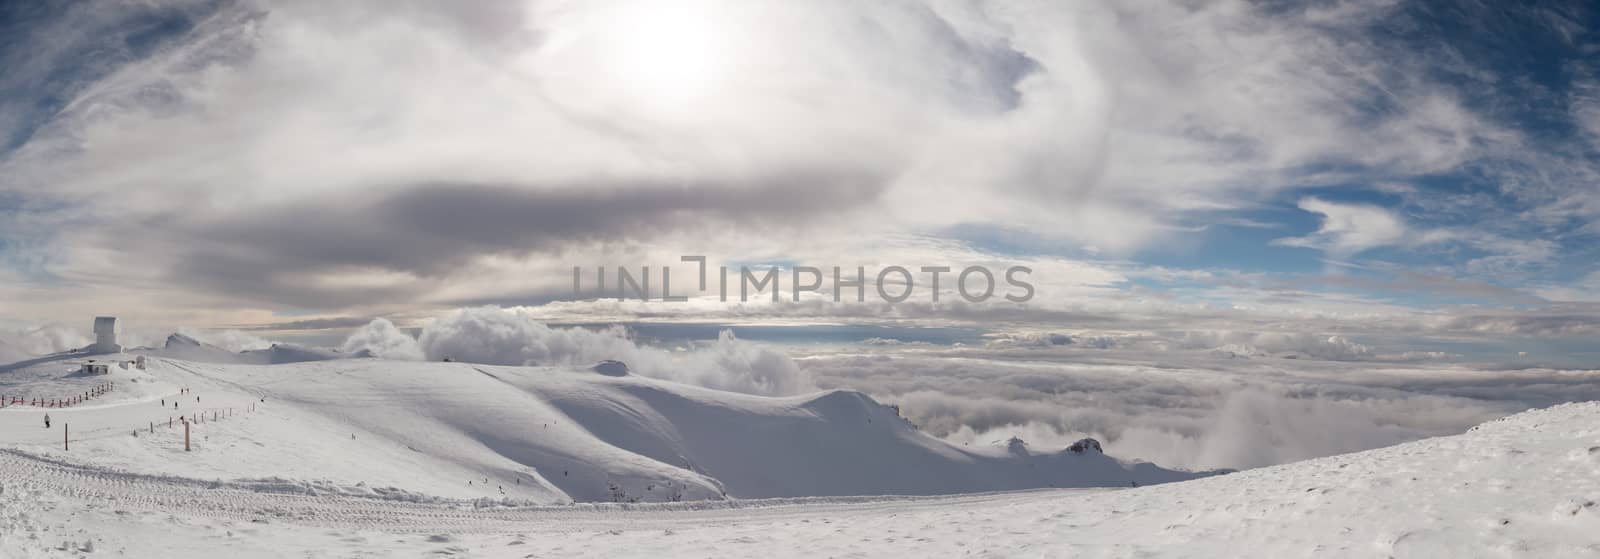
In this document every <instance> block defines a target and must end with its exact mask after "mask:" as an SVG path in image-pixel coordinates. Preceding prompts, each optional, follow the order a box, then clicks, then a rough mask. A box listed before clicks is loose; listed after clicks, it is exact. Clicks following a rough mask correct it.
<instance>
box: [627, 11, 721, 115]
mask: <svg viewBox="0 0 1600 559" xmlns="http://www.w3.org/2000/svg"><path fill="white" fill-rule="evenodd" d="M716 13H717V12H716V10H715V9H713V8H712V7H711V6H710V5H709V2H704V1H692V0H691V1H682V0H675V1H663V0H643V1H640V2H635V3H633V4H630V5H629V7H628V8H627V9H626V10H622V11H621V13H619V14H618V16H619V20H618V21H617V25H616V26H615V27H614V28H613V33H614V34H612V39H613V40H612V41H610V43H611V45H612V46H613V47H614V50H613V52H612V53H611V55H612V56H611V58H612V60H611V63H612V64H613V72H615V75H616V76H617V77H618V78H620V81H621V83H622V84H623V85H624V86H625V87H628V88H630V89H633V90H634V91H633V93H635V94H638V95H643V96H646V97H649V98H652V99H654V100H657V101H661V102H666V103H672V104H676V103H683V102H689V101H693V100H695V99H699V98H704V97H705V96H706V95H707V94H708V93H709V92H710V91H711V90H713V89H714V88H715V86H716V85H717V83H718V82H719V81H721V79H722V77H723V75H724V72H725V70H726V65H727V59H728V55H729V53H728V52H727V49H726V45H725V41H724V40H723V34H722V32H721V29H720V28H719V22H718V21H717V17H716Z"/></svg>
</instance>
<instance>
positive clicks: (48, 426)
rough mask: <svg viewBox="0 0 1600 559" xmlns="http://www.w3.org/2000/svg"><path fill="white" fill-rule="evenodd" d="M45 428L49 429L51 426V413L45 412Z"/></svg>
mask: <svg viewBox="0 0 1600 559" xmlns="http://www.w3.org/2000/svg"><path fill="white" fill-rule="evenodd" d="M44 428H45V429H49V428H50V414H48V413H47V414H44Z"/></svg>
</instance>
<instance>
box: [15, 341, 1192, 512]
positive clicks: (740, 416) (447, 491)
mask: <svg viewBox="0 0 1600 559" xmlns="http://www.w3.org/2000/svg"><path fill="white" fill-rule="evenodd" d="M219 352H220V353H219ZM151 355H162V356H183V357H188V358H195V357H198V358H207V359H210V360H214V361H223V360H225V359H227V358H229V357H230V355H231V356H237V357H239V358H240V359H241V360H252V361H255V360H262V359H268V360H270V359H282V360H288V361H296V362H292V363H288V364H278V365H251V364H238V363H237V362H235V363H217V362H213V363H204V362H198V361H185V360H179V359H172V358H168V357H161V358H155V359H149V360H148V362H149V367H148V369H146V370H138V369H136V368H120V367H114V368H113V369H112V373H111V375H109V376H108V377H105V378H100V377H98V376H95V377H83V376H81V375H75V374H72V373H71V371H73V370H74V369H75V367H76V364H75V363H76V362H77V361H83V360H86V359H89V358H97V359H102V360H107V361H117V360H119V359H124V358H126V357H127V356H71V355H68V356H62V357H61V358H60V359H57V360H52V361H46V362H44V363H41V364H37V365H33V366H30V367H28V368H26V369H24V370H21V371H15V372H13V373H11V374H7V375H3V376H0V379H3V380H0V383H6V384H0V389H8V390H13V391H25V392H30V393H36V394H41V395H42V394H44V393H45V392H48V391H50V390H55V391H57V392H61V393H63V394H71V393H75V392H82V391H83V390H85V387H86V386H91V385H92V384H97V383H101V382H105V381H107V380H110V381H115V382H118V384H119V386H120V388H119V390H117V391H115V392H113V393H112V394H109V395H106V396H105V397H103V398H101V399H99V400H96V401H94V402H91V403H90V404H91V405H86V406H85V407H82V408H70V409H66V410H60V411H55V412H52V413H55V414H56V415H57V416H58V421H62V422H67V421H71V422H72V423H73V428H72V433H73V438H74V439H77V440H79V442H77V443H75V447H76V448H75V449H74V450H73V451H72V452H71V453H69V454H63V455H62V456H61V458H62V459H67V460H74V461H77V460H82V459H84V458H85V457H87V458H89V461H90V462H91V463H92V464H93V465H94V466H96V467H107V468H115V469H118V470H120V471H128V472H138V473H144V474H151V475H176V476H193V477H201V478H206V479H223V480H228V479H260V478H273V479H281V480H286V481H287V482H289V483H292V484H299V485H302V486H307V487H309V486H316V487H322V488H324V490H328V491H335V492H353V493H360V492H363V491H366V489H362V488H372V487H379V488H393V489H392V491H394V492H405V493H407V494H414V495H420V496H427V497H431V498H452V499H474V498H488V499H495V500H502V499H503V500H507V501H509V502H519V503H543V504H557V503H569V502H605V501H627V502H651V501H678V500H685V501H687V500H707V499H711V500H718V499H723V498H728V497H736V498H768V497H801V496H839V495H936V494H950V493H968V492H978V491H997V490H1014V489H1028V488H1048V487H1104V486H1113V487H1124V486H1132V485H1149V484H1155V483H1163V482H1171V481H1178V480H1184V479H1192V478H1195V477H1198V476H1201V475H1204V474H1197V473H1190V472H1183V471H1175V470H1168V469H1163V468H1160V467H1157V466H1155V465H1153V464H1148V463H1127V462H1123V461H1119V460H1116V459H1114V458H1112V457H1110V456H1107V455H1105V454H1102V453H1101V452H1100V450H1099V449H1098V446H1097V445H1096V446H1093V447H1090V446H1082V445H1080V447H1079V448H1077V449H1075V450H1074V449H1066V448H1060V449H1034V448H1029V447H1028V446H1027V445H1025V444H1014V445H1010V446H1008V447H1006V448H991V447H970V448H969V447H961V446H956V445H953V444H951V443H949V442H946V441H944V440H941V439H937V438H934V437H931V436H929V435H926V434H924V433H922V432H921V431H919V430H918V429H917V428H916V427H915V426H913V425H912V424H910V423H909V422H907V421H906V420H904V419H902V418H901V417H900V416H899V414H898V410H897V409H895V408H893V407H890V406H885V405H882V404H879V403H877V402H876V401H874V400H872V399H871V398H870V397H868V396H866V395H864V394H862V393H859V392H852V391H843V390H835V391H829V392H823V393H819V394H812V395H806V396H796V397H787V398H769V397H761V396H751V395H745V394H737V393H730V392H722V391H716V390H711V389H705V388H699V387H693V386H687V385H682V384H676V383H672V382H668V381H662V380H657V379H650V378H644V377H639V376H636V375H631V374H628V373H627V372H626V367H625V365H623V364H620V363H603V364H600V365H599V366H597V367H595V368H593V369H565V368H540V367H493V366H484V365H472V364H465V363H434V362H407V361H387V360H379V359H370V358H369V359H329V358H328V357H330V355H328V354H314V355H310V356H307V355H303V354H294V353H289V352H288V351H287V350H281V349H280V348H274V349H273V350H262V351H260V352H245V353H241V354H232V353H230V352H226V351H223V350H218V349H216V348H212V347H209V346H206V345H204V344H200V343H198V342H195V341H193V340H192V339H189V338H185V337H182V336H174V337H173V338H172V339H170V340H169V341H168V343H167V344H166V346H165V348H163V349H161V350H152V351H150V352H148V354H147V356H151ZM299 357H319V358H322V359H320V360H306V359H298V360H297V358H299ZM8 381H10V382H8ZM184 389H186V390H187V393H185V394H183V395H181V396H179V392H180V390H184ZM252 409H253V410H254V411H253V412H252V411H251V410H252ZM7 411H11V410H7ZM37 411H38V410H36V409H35V410H26V412H24V411H23V410H18V411H17V413H5V414H0V426H6V427H8V428H14V432H17V433H21V435H19V437H20V440H8V441H7V442H9V443H17V442H21V443H24V444H21V445H20V447H21V448H24V449H28V450H32V451H40V452H55V450H54V449H56V448H58V446H59V443H60V440H59V434H58V433H57V434H52V432H51V431H45V430H38V429H31V427H34V425H33V423H35V422H36V421H37V417H35V416H36V415H37ZM196 412H199V413H201V414H216V413H219V412H221V413H222V414H223V415H227V414H228V413H233V414H235V415H234V416H233V417H232V418H230V419H229V420H227V421H223V420H221V419H218V420H217V421H215V422H208V423H205V424H202V425H198V426H196V427H197V428H198V429H199V438H198V439H196V440H195V441H193V445H194V447H195V448H194V450H193V451H191V452H187V453H185V452H182V451H181V450H180V449H179V444H178V443H179V442H180V441H179V440H178V439H177V438H176V437H178V434H176V433H175V432H174V430H170V429H169V428H168V427H166V425H169V424H171V422H172V421H173V418H174V417H178V416H185V415H188V416H192V415H193V414H194V413H196ZM157 423H159V424H161V425H162V428H161V429H158V430H156V431H155V432H153V433H151V432H150V429H151V426H152V425H154V424H157ZM135 428H143V429H144V431H145V434H144V436H142V437H135V436H133V435H132V434H131V433H132V431H133V430H134V429H135Z"/></svg>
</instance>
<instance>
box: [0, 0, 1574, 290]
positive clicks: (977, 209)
mask: <svg viewBox="0 0 1600 559" xmlns="http://www.w3.org/2000/svg"><path fill="white" fill-rule="evenodd" d="M652 9H653V8H652V4H650V3H648V2H630V1H622V0H617V1H601V2H590V3H581V4H575V3H488V4H474V5H471V6H458V5H454V4H450V5H444V4H437V3H425V2H402V3H393V2H367V1H357V2H344V3H340V4H339V5H328V4H318V3H271V4H268V3H258V2H249V1H241V2H220V3H209V2H194V3H190V2H180V3H172V4H162V3H118V4H116V5H115V6H114V7H113V8H108V9H105V10H79V9H63V10H55V11H52V12H50V13H49V14H46V16H47V17H43V18H41V19H42V20H43V21H46V22H48V25H40V26H36V28H37V29H38V30H39V31H37V32H30V33H29V34H28V37H30V39H29V40H26V41H23V42H21V43H19V44H20V45H23V47H19V48H16V49H8V50H6V51H5V52H4V53H0V56H4V57H5V60H6V61H8V64H6V67H8V68H13V67H15V68H17V69H18V71H17V72H8V73H7V75H6V76H5V77H4V78H0V91H17V92H18V95H19V97H22V98H28V97H30V96H34V94H35V93H40V94H43V93H48V94H49V96H50V97H51V98H58V99H61V100H62V101H61V103H60V106H59V107H55V108H54V109H53V110H50V111H45V112H41V113H37V114H35V113H34V112H32V111H31V110H23V109H20V108H13V109H11V110H10V111H9V113H7V109H0V114H14V115H23V114H24V113H27V114H26V115H25V116H17V117H15V118H13V119H12V120H13V121H17V122H24V121H26V122H27V124H22V125H18V126H20V128H15V130H22V132H16V133H14V134H12V135H13V136H15V137H19V138H25V140H24V141H22V142H21V143H20V144H19V145H16V146H15V148H14V149H10V150H9V151H5V152H4V153H3V155H0V177H3V178H0V193H5V194H8V195H11V196H14V197H18V198H20V199H23V200H25V201H26V202H27V203H26V204H23V205H22V208H23V209H22V211H21V212H20V215H17V216H15V217H16V219H15V220H14V221H16V222H18V223H22V222H26V223H27V224H28V225H27V226H26V227H17V228H16V232H15V233H12V232H7V233H3V234H5V235H7V236H8V237H15V238H16V239H18V241H19V242H16V243H12V244H11V248H10V250H8V251H3V252H7V253H8V254H7V259H8V260H11V261H17V262H23V261H26V262H30V263H31V264H29V267H30V268H35V269H37V271H38V272H39V273H38V274H37V275H38V276H39V277H53V278H58V279H59V281H54V282H48V283H42V284H39V285H33V286H30V287H29V289H30V293H53V294H65V293H72V294H78V295H82V298H85V299H86V298H89V297H106V298H111V297H113V294H111V293H109V292H108V291H107V290H105V289H100V290H99V291H96V288H99V287H105V286H106V285H107V284H108V283H111V282H110V281H109V280H108V279H107V278H119V279H121V280H122V281H121V282H120V283H121V285H131V284H137V285H139V286H141V289H142V290H143V291H147V292H150V291H153V292H163V293H166V292H172V293H176V292H182V293H185V294H186V295H188V296H189V297H206V298H208V299H210V300H209V301H208V302H207V303H208V304H207V305H206V306H208V307H210V308H228V307H230V306H231V307H244V308H248V309H251V310H258V309H267V310H280V311H281V310H286V309H295V310H304V309H312V310H316V311H326V312H329V313H333V312H338V313H341V314H351V315H358V316H378V315H391V314H394V313H396V312H414V311H418V310H427V309H422V308H421V307H424V306H426V305H429V304H443V305H446V306H450V305H453V304H460V303H462V302H471V301H504V300H511V299H514V298H526V297H544V298H546V299H548V298H549V297H550V296H551V290H549V289H543V290H540V289H533V288H529V287H527V286H525V285H521V284H518V283H516V282H513V281H510V280H509V279H508V278H511V277H515V276H519V275H520V276H524V277H526V276H535V275H537V276H547V275H552V274H556V273H559V272H560V271H561V270H562V269H563V268H565V267H566V266H567V265H568V264H569V262H568V261H567V259H566V258H565V257H566V256H569V255H572V254H595V253H600V252H606V251H628V250H634V249H639V250H646V251H648V250H666V251H674V250H676V251H678V252H681V251H683V250H691V249H684V248H682V247H684V246H690V247H694V248H693V249H692V250H693V251H695V252H717V251H721V252H724V253H726V254H727V256H729V260H744V259H750V258H754V257H758V256H767V255H772V254H777V255H779V256H780V257H782V256H791V254H787V253H795V252H802V251H816V250H818V248H819V247H830V246H841V247H843V246H847V244H846V243H842V242H839V241H840V240H841V239H848V238H850V237H852V236H864V235H879V234H904V233H914V232H927V231H951V230H957V229H958V228H961V227H973V226H982V227H997V228H1005V229H1006V230H1007V231H1011V232H1013V236H1017V237H1022V238H1023V239H1022V240H1021V241H1019V242H1026V241H1032V242H1035V243H1036V244H1039V245H1041V246H1049V247H1063V246H1067V247H1074V249H1075V250H1077V249H1081V250H1083V251H1086V252H1088V253H1091V254H1104V255H1110V256H1112V257H1122V256H1127V255H1130V254H1136V253H1138V252H1139V251H1140V250H1142V249H1148V248H1149V247H1152V246H1161V244H1162V243H1163V242H1164V241H1171V240H1176V239H1182V238H1183V237H1184V235H1185V234H1186V233H1185V232H1192V231H1195V230H1196V227H1199V226H1203V225H1205V224H1207V223H1223V222H1233V223H1251V221H1250V220H1249V219H1244V218H1241V217H1239V216H1237V215H1230V213H1231V212H1235V211H1240V210H1248V209H1251V208H1255V207H1257V206H1259V205H1261V204H1263V203H1267V202H1268V201H1270V200H1273V199H1274V197H1275V196H1276V195H1278V194H1279V193H1281V192H1284V191H1292V190H1297V189H1300V188H1304V187H1307V186H1318V185H1326V184H1336V183H1339V182H1340V181H1344V180H1348V179H1352V178H1353V177H1357V176H1360V177H1362V178H1372V179H1374V180H1383V181H1389V182H1394V181H1398V180H1404V179H1406V178H1409V177H1415V176H1431V175H1435V174H1438V173H1447V172H1456V171H1460V170H1462V169H1463V168H1464V167H1465V166H1467V165H1469V162H1474V161H1484V160H1487V159H1486V158H1497V159H1495V160H1496V161H1498V160H1500V159H1515V158H1516V157H1520V155H1519V154H1525V153H1527V152H1530V151H1535V150H1532V149H1531V148H1530V146H1526V145H1523V144H1521V143H1519V142H1520V141H1521V140H1520V138H1519V137H1518V135H1517V134H1516V133H1514V132H1513V131H1507V130H1506V129H1505V127H1504V126H1505V125H1504V123H1501V122H1499V121H1497V120H1496V119H1493V118H1490V117H1489V116H1485V115H1483V114H1480V113H1478V112H1474V110H1473V109H1475V108H1476V107H1477V105H1474V104H1471V103H1469V102H1468V101H1469V100H1470V99H1469V95H1468V94H1469V93H1471V92H1470V91H1462V90H1461V89H1462V88H1460V87H1458V85H1459V84H1457V83H1455V82H1453V81H1451V80H1445V79H1436V76H1438V72H1436V71H1425V70H1434V69H1437V68H1441V67H1447V68H1449V69H1450V70H1451V71H1456V70H1457V69H1458V67H1459V66H1461V61H1460V57H1459V56H1454V55H1450V54H1448V53H1439V52H1435V51H1432V50H1419V49H1414V48H1412V45H1409V44H1403V43H1399V44H1397V43H1396V42H1391V41H1384V40H1379V39H1383V38H1384V37H1385V36H1384V35H1383V34H1381V33H1374V28H1375V26H1381V25H1383V24H1384V23H1385V22H1389V21H1393V20H1400V21H1410V20H1411V19H1414V18H1415V17H1416V14H1413V13H1411V12H1409V11H1408V10H1406V9H1405V8H1404V7H1403V6H1396V5H1393V4H1390V3H1386V2H1367V1H1346V2H1336V3H1333V4H1330V5H1326V6H1318V7H1313V8H1304V9H1292V10H1274V9H1269V8H1267V7H1263V6H1259V5H1255V4H1251V3H1245V2H1218V3H1211V4H1205V5H1194V6H1190V5H1182V4H1172V3H1166V2H1132V3H1119V4H1116V5H1100V4H1082V3H1074V4H1062V5H1042V4H1025V3H1011V2H997V3H994V4H993V5H990V6H987V7H979V6H974V5H966V4H960V3H945V2H930V3H921V2H887V3H868V4H861V3H848V2H807V3H799V4H795V3H785V2H735V3H728V2H722V1H716V0H702V1H696V2H689V3H687V4H685V5H683V6H679V7H678V8H677V9H675V11H673V12H671V13H668V14H663V15H662V17H654V16H653V15H652V14H654V13H655V12H652V11H650V10H652ZM641 21H643V22H645V23H648V25H644V26H643V28H644V29H646V30H649V32H648V33H643V32H636V31H638V30H639V29H641V23H640V22H641ZM140 22H144V24H141V23H140ZM149 22H156V23H159V24H160V25H155V24H149ZM44 30H49V31H48V32H45V31H44ZM1174 30H1179V31H1174ZM686 38H687V39H686ZM1363 38H1368V39H1373V40H1363ZM691 39H692V40H691ZM652 41H653V42H654V43H652ZM130 45H136V46H138V48H130ZM696 45H699V46H696ZM680 47H681V48H680ZM674 49H677V50H674ZM104 52H114V53H116V56H113V57H110V58H108V59H106V60H104V61H101V62H98V63H91V60H90V59H89V57H88V56H87V55H84V54H82V53H104ZM674 52H677V53H680V55H679V56H677V57H676V58H677V59H671V58H668V59H663V60H657V59H655V58H652V57H659V56H666V55H667V54H670V53H674ZM396 60H403V61H405V62H404V63H400V64H397V63H395V61H396ZM10 62H16V64H11V63H10ZM52 69H55V70H52ZM51 71H59V72H64V73H67V74H69V75H67V76H60V77H61V78H62V79H60V80H51V79H41V78H44V77H49V74H50V72H51ZM683 82H694V83H690V84H688V85H684V83H683ZM38 83H52V84H60V86H59V87H57V88H56V89H52V90H51V91H48V92H41V91H37V90H36V86H34V85H31V84H38ZM672 84H678V85H681V86H682V87H681V88H680V87H678V86H674V85H672ZM51 87H55V86H51ZM669 88H676V89H674V91H675V92H673V93H671V94H668V92H667V91H666V90H667V89H669ZM647 91H648V92H651V93H650V94H643V93H641V92H647ZM8 106H9V105H8ZM1583 114H1587V113H1583ZM4 121H6V117H4V116H0V122H4ZM150 138H161V139H162V141H159V142H152V141H150ZM284 162H294V163H293V164H285V163H284ZM1571 167H1572V166H1570V165H1566V166H1562V165H1540V166H1539V168H1571ZM1335 169H1336V170H1335ZM1497 169H1505V170H1509V169H1511V167H1509V166H1501V167H1497ZM1577 178H1580V177H1574V178H1573V181H1565V179H1563V181H1564V183H1565V182H1574V184H1576V179H1577ZM1312 200H1315V199H1312ZM5 205H6V204H5V203H3V202H0V208H3V207H4V206H5ZM1302 205H1303V206H1306V207H1307V208H1308V210H1311V211H1315V210H1316V209H1319V208H1320V209H1323V210H1327V211H1328V212H1330V213H1327V214H1325V215H1326V216H1327V217H1328V219H1327V220H1326V223H1325V224H1324V227H1325V229H1324V230H1322V231H1319V232H1318V233H1317V234H1314V235H1312V236H1309V237H1304V238H1299V239H1298V240H1293V239H1291V240H1289V241H1286V242H1291V243H1299V244H1298V245H1297V246H1315V247H1320V248H1323V249H1325V250H1330V251H1336V252H1339V253H1349V254H1356V253H1360V252H1363V251H1366V250H1370V249H1372V248H1375V247H1379V246H1384V245H1386V244H1390V243H1393V242H1395V241H1396V238H1395V236H1396V235H1397V234H1399V232H1401V231H1402V228H1403V226H1404V224H1403V222H1401V221H1399V220H1398V219H1397V218H1394V216H1392V215H1387V214H1385V213H1383V212H1382V211H1372V210H1371V209H1370V208H1367V209H1364V208H1361V207H1353V206H1348V205H1340V204H1334V203H1331V202H1322V201H1311V202H1303V204H1302ZM1562 207H1587V206H1583V205H1581V204H1580V205H1577V206H1572V205H1571V204H1569V205H1568V206H1562ZM1597 207H1600V206H1597ZM1552 208H1554V206H1552ZM1551 211H1552V212H1553V211H1556V210H1555V209H1552V210H1551ZM1524 233H1526V232H1524ZM1502 237H1506V236H1505V235H1502ZM1507 238H1509V237H1507ZM1519 238H1520V239H1522V240H1525V241H1526V240H1528V239H1529V238H1530V237H1529V236H1528V235H1526V234H1524V235H1523V236H1521V237H1519ZM24 239H25V240H26V241H27V242H20V241H22V240H24ZM1488 242H1489V241H1484V242H1483V243H1480V244H1485V243H1488ZM18 247H27V248H18ZM1526 248H1531V249H1533V250H1531V251H1527V252H1524V254H1526V255H1527V256H1525V257H1523V258H1524V259H1528V258H1532V259H1544V260H1547V259H1549V258H1551V257H1552V254H1553V253H1555V252H1559V251H1560V250H1561V248H1562V247H1560V246H1553V245H1551V246H1534V245H1529V247H1526ZM1515 250H1516V249H1512V248H1505V249H1497V250H1495V251H1494V252H1495V253H1496V254H1507V253H1510V252H1513V251H1515ZM1540 251H1543V252H1542V253H1540ZM24 253H26V254H24ZM851 254H852V253H851V252H848V251H847V250H845V249H840V250H837V251H834V252H833V254H832V256H833V257H834V258H832V259H833V260H842V258H838V257H841V256H849V255H851ZM1518 262H1521V261H1518ZM1508 265H1510V266H1515V265H1517V263H1516V262H1512V263H1511V264H1507V263H1505V262H1502V261H1500V260H1485V261H1484V262H1482V267H1483V268H1484V269H1485V270H1488V271H1494V270H1499V269H1502V268H1504V267H1506V266H1508ZM530 291H531V292H534V293H531V294H530V293H528V292H530ZM115 295H116V299H115V300H117V301H123V302H125V303H124V304H127V305H130V306H132V305H136V304H137V303H135V302H134V301H138V300H140V298H138V297H136V296H133V295H131V294H122V293H117V294H115ZM157 299H159V298H157ZM395 301H406V302H409V304H398V303H394V302H395ZM197 305H199V304H198V303H197ZM402 307H403V308H402ZM141 310H143V311H147V312H150V313H155V312H165V311H164V310H163V309H149V308H145V309H141ZM26 312H28V313H36V314H44V313H47V312H49V311H47V310H45V309H42V308H32V307H30V308H28V309H27V310H26ZM174 314H176V313H174Z"/></svg>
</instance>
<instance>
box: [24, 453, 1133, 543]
mask: <svg viewBox="0 0 1600 559" xmlns="http://www.w3.org/2000/svg"><path fill="white" fill-rule="evenodd" d="M19 488H20V489H25V490H29V491H33V492H39V493H46V494H55V495H60V496H64V497H69V498H72V499H77V500H83V501H91V502H110V503H114V507H115V508H116V509H117V510H119V511H122V510H126V511H147V512H169V513H173V514H178V515H183V516H192V517H201V518H214V519H224V520H233V521H239V522H255V523H269V524H270V523H280V522H281V523H291V524H295V525H301V526H311V527H321V528H336V529H358V530H376V531H382V532H392V533H411V534H509V533H516V532H527V531H529V530H530V529H536V530H539V531H594V530H605V529H609V528H613V527H618V528H620V527H626V528H629V529H638V528H641V527H643V526H650V527H654V528H660V529H671V528H673V527H675V526H706V525H708V524H715V523H717V522H718V521H727V522H732V521H737V520H749V519H750V518H751V517H752V516H761V517H764V518H773V519H781V518H784V517H787V516H790V515H794V516H800V515H804V516H811V517H814V516H816V515H817V514H818V513H819V512H826V511H829V510H832V511H836V512H840V513H844V512H849V511H852V510H857V511H876V510H882V509H883V508H885V507H886V506H892V507H894V508H896V509H898V510H905V511H908V512H909V511H913V510H917V509H921V508H935V507H948V506H951V505H960V504H963V503H981V502H991V501H1003V500H1005V499H1008V498H1015V496H1016V495H1017V494H1019V493H1030V492H1039V491H1057V492H1074V493H1088V492H1098V491H1107V490H1103V489H1077V490H1068V489H1053V490H1032V491H1014V492H995V493H977V494H965V495H952V496H932V497H917V496H881V497H813V498H794V499H757V500H733V501H696V502H681V503H646V504H610V503H605V504H575V505H556V506H551V505H530V506H516V505H506V504H503V503H498V502H497V503H487V502H484V501H465V500H447V499H436V498H422V499H423V500H422V501H419V500H418V498H417V497H416V496H414V495H411V494H403V493H401V494H396V495H395V496H392V497H389V496H381V495H380V496H357V495H343V494H318V493H317V492H315V491H307V489H306V487H305V486H303V485H299V484H294V483H290V482H285V481H279V480H237V481H227V482H223V481H207V480H200V479H192V478H182V477H173V476H153V475H146V474H137V473H128V472H119V471H114V470H107V469H101V468H95V467H90V466H84V465H79V464H72V463H68V462H63V461H60V460H57V459H53V458H50V457H46V456H40V455H36V454H33V453H29V452H25V451H21V450H16V449H0V497H3V496H4V495H5V494H7V493H15V492H16V489H19ZM663 512H672V513H673V514H661V513H663Z"/></svg>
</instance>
